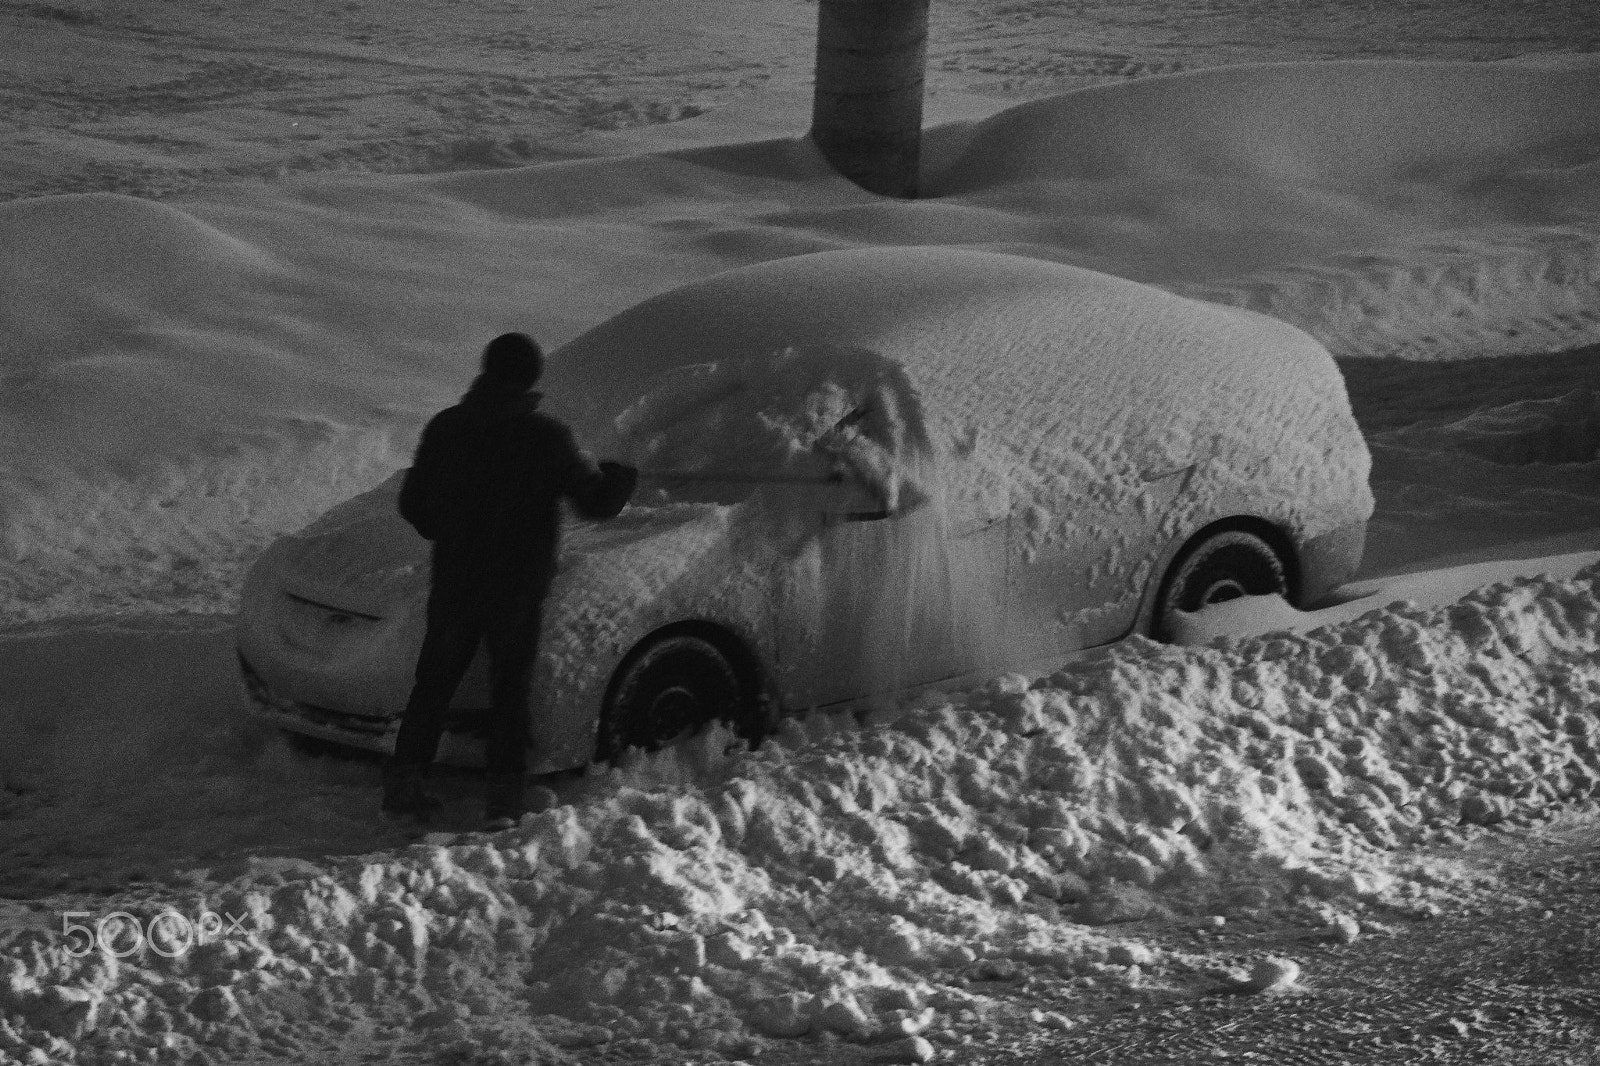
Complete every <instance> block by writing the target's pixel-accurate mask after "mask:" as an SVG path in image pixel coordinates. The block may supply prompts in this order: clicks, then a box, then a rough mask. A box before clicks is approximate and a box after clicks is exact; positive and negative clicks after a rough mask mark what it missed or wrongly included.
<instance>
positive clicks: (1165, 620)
mask: <svg viewBox="0 0 1600 1066" xmlns="http://www.w3.org/2000/svg"><path fill="white" fill-rule="evenodd" d="M1274 593H1276V594H1277V595H1280V596H1283V597H1284V598H1285V599H1287V598H1288V596H1289V568H1288V566H1287V565H1285V563H1284V561H1283V558H1282V557H1281V556H1279V555H1278V553H1277V552H1276V551H1275V550H1274V549H1273V547H1272V545H1270V544H1268V543H1267V542H1266V541H1265V540H1263V539H1261V538H1260V537H1259V536H1257V535H1256V534H1254V533H1251V532H1249V531H1247V530H1243V529H1224V530H1220V531H1218V532H1215V533H1210V534H1207V535H1205V536H1203V537H1201V538H1200V539H1198V540H1196V541H1195V542H1194V543H1192V544H1190V545H1189V546H1188V547H1186V548H1185V549H1184V550H1183V551H1182V552H1181V553H1180V554H1179V555H1178V558H1177V559H1176V560H1174V561H1173V564H1172V566H1171V567H1170V568H1168V570H1167V576H1166V578H1165V579H1164V580H1163V581H1162V582H1161V591H1160V593H1159V594H1158V595H1157V596H1156V603H1155V609H1154V610H1153V611H1152V612H1151V619H1150V635H1151V636H1152V637H1154V638H1155V639H1156V640H1161V641H1170V640H1171V639H1172V637H1173V634H1174V632H1175V630H1176V621H1177V612H1179V611H1185V612H1191V613H1192V612H1194V611H1198V610H1200V609H1201V608H1202V607H1207V606H1210V605H1212V604H1216V603H1225V602H1226V601H1228V600H1232V599H1237V598H1238V597H1240V596H1270V595H1273V594H1274Z"/></svg>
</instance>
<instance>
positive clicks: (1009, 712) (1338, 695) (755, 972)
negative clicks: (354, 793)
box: [0, 566, 1600, 1063]
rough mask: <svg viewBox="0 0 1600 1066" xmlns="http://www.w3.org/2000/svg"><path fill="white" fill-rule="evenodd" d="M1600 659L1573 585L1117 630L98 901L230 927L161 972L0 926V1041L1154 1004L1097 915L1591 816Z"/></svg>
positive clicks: (158, 1045)
mask: <svg viewBox="0 0 1600 1066" xmlns="http://www.w3.org/2000/svg"><path fill="white" fill-rule="evenodd" d="M1597 634H1600V567H1595V566H1591V567H1589V568H1588V569H1586V570H1584V571H1582V572H1581V573H1579V574H1578V575H1577V577H1576V578H1574V579H1573V580H1570V581H1553V580H1550V579H1535V580H1529V581H1521V582H1517V583H1514V584H1510V585H1500V586H1495V587H1491V588H1488V589H1485V590H1482V591H1479V592H1476V593H1473V594H1472V595H1470V596H1468V597H1466V598H1465V599H1463V600H1462V601H1460V602H1459V603H1456V604H1453V605H1451V606H1447V607H1443V608H1436V609H1429V610H1424V609H1420V608H1413V607H1407V606H1405V605H1397V606H1395V607H1392V608H1390V609H1387V610H1383V611H1376V612H1373V613H1371V614H1368V615H1365V616H1363V617H1361V618H1358V619H1356V620H1354V621H1351V622H1348V623H1345V624H1343V625H1341V626H1337V627H1332V628H1325V629H1319V630H1315V631H1313V632H1310V633H1307V634H1304V635H1295V636H1287V635H1280V636H1267V637H1263V638H1254V639H1250V640H1238V641H1233V642H1223V643H1221V644H1219V645H1216V646H1212V647H1205V648H1190V649H1179V648H1168V647H1162V646H1157V645H1153V644H1149V643H1145V642H1142V641H1136V642H1134V643H1133V644H1131V645H1127V646H1124V647H1121V648H1119V649H1117V650H1115V651H1113V652H1111V653H1110V654H1108V655H1106V656H1104V657H1101V658H1097V659H1091V660H1086V661H1082V662H1080V663H1078V664H1075V665H1072V666H1069V667H1068V668H1066V669H1063V670H1062V671H1060V672H1058V673H1056V674H1054V675H1053V676H1050V677H1047V678H1044V679H1042V680H1041V681H1039V682H1037V683H1035V684H1033V685H1031V686H1030V685H1028V684H1026V683H1025V682H1023V681H1022V680H1021V679H1015V680H1007V679H1000V680H998V681H996V682H994V683H992V684H990V685H989V686H987V687H985V688H983V689H980V690H977V691H974V692H971V693H968V694H966V695H963V696H958V697H954V698H933V699H927V700H925V701H924V702H922V703H921V704H919V705H917V706H913V707H905V708H901V709H899V710H897V711H893V712H881V716H880V717H878V718H876V719H869V720H868V721H865V722H857V721H855V720H853V719H848V718H844V719H840V718H830V717H828V716H825V715H814V716H812V717H810V718H807V719H804V720H793V719H791V720H789V721H788V722H787V723H786V724H785V725H784V727H783V728H782V730H781V731H780V732H779V734H778V735H777V736H776V737H775V738H773V739H772V740H771V741H769V742H768V743H767V744H766V745H765V746H763V748H762V749H761V750H760V751H758V752H756V753H744V754H726V753H725V752H724V744H725V742H726V740H727V738H726V736H725V735H722V734H709V735H705V736H702V737H701V738H699V739H697V740H696V741H695V742H694V743H693V744H692V746H691V747H690V748H689V749H688V750H684V751H681V752H678V753H676V754H673V755H662V756H657V757H652V758H649V759H644V760H641V761H638V762H636V763H634V764H633V765H631V766H627V767H626V768H621V769H617V770H614V771H611V772H609V773H602V774H598V775H592V776H591V777H589V778H588V779H586V780H584V781H582V782H581V783H578V784H576V785H575V786H573V788H572V789H571V790H570V794H569V795H568V796H566V797H565V798H564V800H562V801H560V802H557V801H556V798H555V797H554V796H546V801H547V802H549V803H552V804H554V805H552V806H550V807H549V808H548V809H545V810H544V811H543V812H542V813H539V814H536V815H531V816H529V817H528V818H527V819H526V820H525V821H524V824H523V825H522V827H521V828H519V829H516V830H512V831H510V832H507V833H503V834H500V835H497V836H494V837H467V838H461V839H454V838H448V837H441V838H439V839H437V840H436V841H430V842H429V843H426V844H422V845H417V846H414V847H411V848H408V849H405V850H402V851H400V852H397V853H393V854H388V855H374V856H367V857H361V858H350V859H336V860H328V861H326V862H323V863H321V864H319V865H314V864H311V863H307V862H303V861H295V860H282V861H277V862H274V861H272V860H262V861H261V862H259V863H258V864H257V865H256V867H255V869H254V870H253V871H252V872H250V873H248V874H244V875H242V876H239V877H237V878H235V879H233V880H232V881H229V882H227V883H225V884H224V883H217V882H214V881H210V880H207V879H206V878H205V877H204V876H203V875H197V877H196V878H195V879H194V880H193V881H192V883H191V884H190V886H189V887H187V888H184V889H181V890H169V892H168V894H167V895H165V896H163V897H162V898H161V899H160V900H159V902H158V901H156V900H153V899H152V900H145V901H141V899H140V898H138V896H137V895H136V894H129V895H124V896H118V897H113V898H112V899H110V900H107V901H105V907H106V909H107V910H108V911H109V910H110V909H112V908H113V907H117V908H122V909H125V910H127V911H128V912H129V913H131V914H133V915H136V916H139V917H140V918H141V919H144V920H148V919H150V918H153V917H154V916H155V914H157V913H159V911H160V910H161V909H163V908H172V909H175V910H177V911H178V912H179V913H183V914H189V913H195V914H198V913H200V912H202V911H204V910H206V909H211V910H215V911H217V912H219V913H224V914H228V915H232V916H237V917H238V918H239V923H238V927H237V928H234V929H231V930H229V931H228V932H227V933H226V935H223V936H221V937H220V938H218V939H216V940H215V942H214V943H212V944H210V945H208V946H206V947H204V948H202V949H198V950H194V951H192V952H188V953H181V952H177V951H175V950H173V949H174V947H175V946H176V945H175V944H174V943H169V942H166V941H158V943H156V944H154V945H146V946H145V947H144V948H143V949H142V950H138V951H133V952H131V953H128V954H127V957H125V958H122V959H120V960H118V959H116V958H113V957H112V952H111V950H108V949H113V950H115V951H118V952H121V951H123V950H124V949H125V945H124V943H123V942H122V941H119V940H117V939H116V938H115V936H113V937H112V938H110V939H111V943H110V944H109V945H102V946H96V947H94V948H93V949H91V950H90V951H88V952H87V954H86V957H84V958H81V959H74V958H70V957H69V946H70V945H69V944H64V943H63V941H62V939H61V938H60V937H59V936H58V935H56V934H54V933H50V932H45V931H38V932H19V933H16V934H14V935H12V936H11V937H10V938H9V939H8V942H7V943H6V946H5V961H4V962H3V963H0V966H3V967H4V969H3V971H0V974H3V977H4V983H3V984H0V1011H3V1014H4V1016H5V1017H6V1018H8V1019H9V1020H8V1021H6V1022H5V1024H4V1026H3V1027H0V1047H5V1048H6V1049H7V1050H9V1052H10V1053H11V1054H13V1055H15V1056H17V1057H18V1058H22V1057H24V1056H25V1055H27V1054H31V1052H30V1051H29V1050H28V1049H29V1048H41V1047H42V1048H47V1049H49V1050H50V1053H51V1054H54V1055H57V1056H59V1057H61V1058H62V1059H64V1060H66V1061H73V1062H79V1063H91V1062H92V1063H99V1062H114V1061H125V1060H126V1054H125V1053H126V1052H129V1051H135V1052H138V1053H139V1054H147V1052H144V1051H140V1050H139V1049H152V1048H153V1049H158V1050H157V1054H158V1055H160V1056H163V1057H170V1058H169V1059H168V1060H170V1059H176V1058H180V1057H182V1056H183V1055H185V1054H187V1053H188V1052H189V1051H190V1050H192V1049H194V1048H196V1047H199V1046H207V1047H214V1048H219V1049H224V1050H226V1051H228V1052H230V1053H238V1052H243V1051H247V1050H258V1051H263V1052H267V1053H276V1054H289V1055H293V1054H296V1053H300V1052H309V1050H310V1047H311V1043H312V1042H313V1041H315V1040H318V1039H321V1038H320V1037H317V1036H316V1035H315V1033H314V1031H313V1030H312V1029H311V1028H309V1027H308V1025H307V1024H306V1023H307V1022H308V1021H309V1022H311V1023H315V1024H316V1025H317V1026H326V1027H327V1028H329V1029H331V1030H332V1031H334V1032H342V1031H353V1030H354V1029H359V1031H360V1032H361V1033H363V1034H366V1035H364V1036H363V1039H367V1040H371V1041H375V1042H376V1045H375V1046H376V1047H377V1048H378V1049H382V1048H383V1047H385V1046H387V1045H386V1043H385V1042H386V1041H395V1040H400V1039H401V1038H402V1037H405V1038H406V1039H410V1036H409V1035H407V1034H411V1033H413V1032H414V1031H415V1030H416V1029H421V1030H422V1031H423V1032H422V1033H421V1034H420V1035H421V1038H422V1039H424V1040H425V1041H427V1043H428V1045H429V1046H432V1047H436V1048H439V1049H441V1050H443V1051H445V1052H446V1053H447V1054H448V1053H451V1052H454V1053H457V1054H459V1055H460V1056H462V1057H463V1058H473V1057H474V1056H488V1058H489V1061H505V1062H521V1061H524V1057H526V1056H532V1057H533V1058H534V1059H536V1060H543V1059H547V1058H550V1057H553V1055H554V1052H553V1047H557V1046H558V1047H574V1046H598V1045H611V1044H616V1045H617V1046H619V1047H623V1048H628V1049H631V1050H633V1051H636V1052H638V1053H640V1054H645V1055H650V1054H657V1053H660V1052H659V1048H660V1046H661V1045H679V1046H683V1047H686V1048H698V1049H718V1050H721V1051H725V1052H729V1053H733V1054H748V1053H751V1052H753V1051H755V1050H757V1049H759V1047H760V1046H761V1045H762V1044H763V1043H764V1042H765V1041H767V1040H772V1039H784V1038H793V1037H798V1036H801V1035H803V1034H806V1033H809V1032H812V1031H818V1030H828V1031H831V1032H834V1033H835V1034H837V1035H839V1036H841V1037H843V1038H844V1039H847V1040H852V1041H863V1042H865V1041H878V1040H898V1041H906V1040H908V1039H913V1038H915V1037H916V1036H917V1034H928V1035H932V1036H938V1035H939V1034H941V1033H942V1032H944V1031H945V1030H948V1029H950V1028H951V1027H953V1026H955V1025H957V1024H958V1019H959V1018H961V1017H962V1014H961V1012H963V1011H967V1010H973V1009H979V1010H981V1009H982V1008H983V1003H982V1001H983V999H984V996H983V994H982V992H981V990H979V989H977V988H962V987H959V986H958V985H955V984H952V983H950V981H949V979H950V978H952V977H954V976H956V975H958V974H963V973H965V974H968V975H971V976H976V977H979V978H982V977H985V976H987V977H991V978H992V977H995V976H1005V975H1008V974H1016V973H1018V972H1020V971H1025V970H1029V969H1038V968H1043V969H1046V970H1048V971H1051V972H1054V973H1056V974H1064V975H1068V976H1071V977H1073V978H1076V979H1081V981H1082V983H1083V984H1084V986H1085V987H1087V986H1089V985H1092V984H1094V983H1096V982H1112V983H1137V982H1147V983H1148V982H1158V983H1160V982H1179V981H1182V980H1183V979H1184V977H1185V975H1186V974H1189V973H1190V972H1191V965H1190V963H1189V962H1188V961H1187V960H1186V959H1185V958H1184V957H1182V956H1178V955H1163V954H1157V953H1156V952H1153V951H1152V950H1150V949H1148V948H1146V947H1144V946H1143V945H1140V944H1138V943H1137V942H1135V941H1130V940H1128V939H1127V938H1125V937H1119V936H1118V935H1117V933H1116V931H1115V929H1114V928H1113V926H1114V924H1115V923H1117V922H1120V921H1127V920H1133V919H1138V918H1141V917H1146V916H1149V915H1150V914H1152V913H1156V912H1161V911H1167V912H1176V913H1181V914H1227V913H1232V912H1236V911H1238V910H1240V909H1245V908H1261V907H1272V906H1275V905H1279V904H1283V903H1288V902H1295V901H1298V902H1301V903H1303V904H1305V905H1310V906H1328V905H1329V904H1332V903H1335V902H1342V903H1343V904H1345V905H1348V904H1350V903H1351V902H1354V901H1358V900H1366V901H1369V902H1382V903H1387V904H1391V905H1395V906H1401V907H1425V906H1427V905H1428V904H1429V902H1430V901H1431V900H1433V899H1436V898H1438V897H1439V896H1441V895H1442V894H1445V893H1449V892H1460V891H1466V890H1468V889H1469V888H1470V886H1467V885H1463V884H1462V883H1460V882H1459V881H1458V880H1457V879H1456V872H1455V871H1453V870H1451V869H1448V868H1435V867H1432V866H1430V865H1429V864H1428V863H1425V862H1420V861H1417V860H1414V859H1409V858H1407V857H1406V855H1405V853H1404V852H1403V851H1398V850H1396V849H1397V848H1399V847H1400V846H1401V845H1415V844H1418V843H1421V842H1424V841H1429V840H1439V839H1441V838H1443V839H1449V838H1453V837H1455V836H1457V835H1458V834H1459V833H1460V832H1462V830H1461V829H1460V828H1458V827H1461V826H1465V827H1467V831H1471V827H1473V826H1481V825H1491V824H1494V823H1497V822H1500V821H1504V820H1507V819H1520V818H1527V817H1531V816H1536V815H1538V814H1539V813H1540V812H1543V811H1546V810H1548V809H1550V808H1551V807H1552V806H1553V805H1556V804H1558V803H1562V802H1572V801H1577V800H1583V799H1587V798H1588V797H1590V796H1592V795H1593V794H1594V791H1595V788H1596V782H1597V779H1600V722H1597V721H1596V719H1595V717H1594V714H1593V712H1592V706H1593V704H1594V701H1595V700H1596V699H1597V698H1600V636H1597ZM158 928H159V926H158ZM177 928H178V927H177V925H176V924H173V925H172V926H171V929H169V931H172V930H175V929H177ZM157 948H160V949H162V950H161V951H158V950H156V949H157ZM162 951H165V952H166V953H167V954H176V955H178V956H179V957H177V958H175V959H169V958H166V957H164V955H163V954H162ZM1069 1023H1070V1018H1061V1019H1057V1020H1056V1024H1069ZM369 1027H375V1028H369ZM653 1047H654V1048H657V1049H658V1051H652V1050H651V1049H652V1048H653ZM902 1050H905V1051H906V1052H907V1053H908V1054H910V1053H913V1052H915V1050H916V1049H915V1046H914V1045H912V1046H908V1047H907V1048H905V1049H902ZM475 1061H476V1060H475Z"/></svg>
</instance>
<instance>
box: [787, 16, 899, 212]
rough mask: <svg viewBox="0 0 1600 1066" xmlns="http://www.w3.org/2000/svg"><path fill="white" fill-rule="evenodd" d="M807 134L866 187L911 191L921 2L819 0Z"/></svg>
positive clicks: (844, 171)
mask: <svg viewBox="0 0 1600 1066" xmlns="http://www.w3.org/2000/svg"><path fill="white" fill-rule="evenodd" d="M817 8H818V10H817V81H816V92H815V95H814V97H813V101H812V113H811V137H812V140H814V141H815V142H816V143H817V147H819V148H820V149H821V150H822V154H823V156H825V157H826V158H827V160H828V162H829V163H831V164H833V166H834V169H836V170H838V171H839V173H841V174H843V175H844V176H845V177H847V178H849V179H850V180H851V181H853V182H855V183H856V184H857V185H859V186H861V187H862V188H863V189H866V190H867V191H869V192H875V193H879V194H881V195H884V196H902V197H911V196H915V195H916V194H917V169H918V165H919V163H920V161H921V154H922V81H923V70H924V67H925V65H926V63H927V53H928V0H819V3H818V5H817Z"/></svg>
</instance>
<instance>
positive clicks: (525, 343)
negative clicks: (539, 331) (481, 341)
mask: <svg viewBox="0 0 1600 1066" xmlns="http://www.w3.org/2000/svg"><path fill="white" fill-rule="evenodd" d="M543 373H544V352H542V351H541V350H540V349H539V344H538V342H537V341H535V340H534V339H533V338H532V337H530V336H528V335H527V334H526V333H502V334H500V336H498V337H496V338H495V339H494V340H492V341H490V342H489V343H488V344H487V345H486V346H485V347H484V349H483V377H484V380H485V383H486V384H492V385H493V386H494V387H495V388H496V389H505V390H507V391H526V390H527V389H531V388H533V384H534V382H536V381H538V380H539V375H541V374H543Z"/></svg>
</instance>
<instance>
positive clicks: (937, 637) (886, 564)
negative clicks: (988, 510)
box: [777, 503, 1007, 707]
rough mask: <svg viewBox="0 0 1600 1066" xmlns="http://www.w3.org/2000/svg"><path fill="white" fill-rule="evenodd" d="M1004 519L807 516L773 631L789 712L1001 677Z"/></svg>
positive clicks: (931, 511)
mask: <svg viewBox="0 0 1600 1066" xmlns="http://www.w3.org/2000/svg"><path fill="white" fill-rule="evenodd" d="M1006 526H1007V521H1006V516H1005V515H1004V514H999V515H993V516H975V517H974V516H969V517H967V518H966V519H965V520H963V519H961V518H956V517H952V516H951V515H950V514H949V513H948V512H946V511H945V510H944V509H943V508H941V507H939V506H937V505H933V504H926V503H925V504H923V505H921V506H918V507H915V508H913V509H910V510H906V511H898V512H895V513H889V514H884V513H878V512H857V513H853V514H852V513H848V512H846V513H831V514H823V515H819V516H818V521H817V524H816V526H815V528H814V530H813V535H812V536H810V537H808V538H806V539H805V541H804V542H803V543H802V544H801V545H800V546H799V548H798V550H797V551H796V552H795V553H794V554H793V556H792V557H791V558H790V559H789V560H788V564H787V573H786V575H785V580H784V582H783V599H782V603H781V606H780V619H779V623H778V626H777V632H778V633H779V642H780V647H779V651H778V659H779V669H780V672H781V673H782V675H783V678H782V680H783V684H782V688H783V690H784V693H785V699H786V701H787V702H789V703H790V704H791V705H792V706H796V707H808V706H826V705H828V704H833V703H839V702H843V701H846V700H852V699H857V698H860V697H864V696H870V695H874V694H881V693H889V692H895V691H899V690H902V689H906V688H911V687H914V686H917V685H923V684H929V683H932V682H937V681H941V680H945V679H947V678H951V677H956V676H960V675H962V674H968V673H972V672H975V671H980V670H985V669H1004V666H1003V664H1001V663H1000V657H1001V656H1002V655H1003V654H1004V651H1005V642H1004V639H1003V637H1004V634H1003V632H1002V629H1003V626H1004V619H1005V614H1004V603H1003V601H1004V597H1005V591H1006V566H1007V558H1006V555H1007V541H1006Z"/></svg>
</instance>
